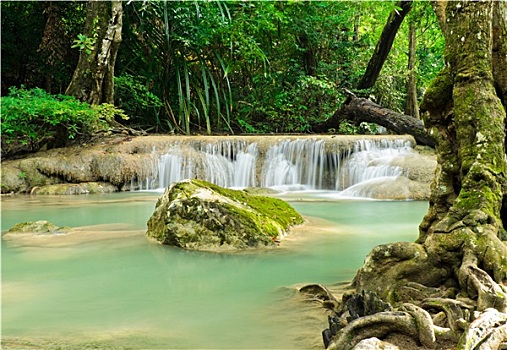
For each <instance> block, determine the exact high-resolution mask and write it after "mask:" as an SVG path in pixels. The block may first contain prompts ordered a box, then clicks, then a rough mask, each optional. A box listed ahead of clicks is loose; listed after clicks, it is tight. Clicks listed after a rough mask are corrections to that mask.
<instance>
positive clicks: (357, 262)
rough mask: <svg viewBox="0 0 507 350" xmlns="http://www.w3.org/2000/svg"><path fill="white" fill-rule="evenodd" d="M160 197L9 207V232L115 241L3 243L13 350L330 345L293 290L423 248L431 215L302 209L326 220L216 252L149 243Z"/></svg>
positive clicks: (25, 202) (399, 209)
mask: <svg viewBox="0 0 507 350" xmlns="http://www.w3.org/2000/svg"><path fill="white" fill-rule="evenodd" d="M157 197H158V194H153V193H151V194H150V193H123V194H110V195H102V196H79V197H76V196H73V197H13V198H10V197H4V198H2V230H6V229H8V228H9V227H11V226H12V225H13V224H14V223H17V222H22V221H35V220H42V219H44V220H49V221H51V222H53V223H55V224H57V225H62V226H63V225H68V226H73V227H75V226H88V225H99V226H96V227H91V228H89V229H90V230H92V231H93V230H97V232H99V235H100V236H101V237H103V236H107V235H108V234H109V233H110V234H111V235H115V236H112V237H113V238H114V239H106V240H92V241H88V242H81V243H79V244H64V245H59V246H51V245H49V246H48V245H45V244H41V243H39V242H36V241H34V242H31V243H30V242H29V243H27V242H24V243H23V244H18V243H17V242H15V241H2V341H3V346H4V348H9V347H11V348H23V347H24V346H27V344H35V345H37V346H38V347H39V348H55V349H56V348H69V349H72V348H90V349H91V348H97V349H102V348H134V349H140V348H157V349H175V348H179V349H190V348H193V349H196V348H199V349H282V348H286V349H294V348H300V349H305V348H310V347H315V348H321V346H322V345H321V343H320V332H321V331H322V329H323V328H325V326H326V323H327V321H326V317H325V314H324V313H323V312H322V317H320V316H321V315H320V314H315V312H313V313H307V311H308V310H305V309H304V306H302V307H301V308H299V306H298V305H299V304H296V303H291V301H290V299H291V294H290V293H288V292H287V291H288V290H290V288H285V287H291V286H294V285H299V284H303V283H322V284H327V285H330V284H333V283H335V282H339V281H347V280H350V279H351V278H352V277H353V276H354V273H355V271H356V270H357V268H358V267H360V266H361V264H362V261H363V259H364V257H365V255H366V254H367V253H368V252H369V251H370V250H371V248H372V247H373V246H375V245H377V244H381V243H388V242H392V241H413V240H415V238H416V237H417V226H418V224H419V222H420V221H421V219H422V217H423V215H424V214H425V212H426V210H427V203H425V202H378V201H327V202H319V201H317V202H316V201H312V202H299V201H298V202H293V203H292V204H293V205H294V207H295V208H296V209H297V210H298V211H299V212H300V213H302V214H303V215H305V216H308V217H315V218H319V219H318V221H315V219H311V220H310V222H311V223H310V225H308V227H307V228H306V229H304V230H298V231H297V232H295V233H294V234H293V235H291V236H290V237H288V238H287V239H286V240H285V241H284V242H283V243H282V245H281V247H280V248H278V249H276V250H268V251H260V252H255V253H242V254H216V253H206V252H188V251H183V250H180V249H176V248H171V247H164V246H160V245H157V244H154V243H153V242H150V241H148V240H146V239H145V237H144V236H143V230H144V229H145V227H146V221H147V220H148V218H149V216H150V215H151V212H152V211H153V208H154V206H155V202H156V199H157ZM103 224H118V225H108V226H100V225H103ZM122 232H125V237H118V235H120V236H121V235H122ZM127 232H130V234H126V233H127Z"/></svg>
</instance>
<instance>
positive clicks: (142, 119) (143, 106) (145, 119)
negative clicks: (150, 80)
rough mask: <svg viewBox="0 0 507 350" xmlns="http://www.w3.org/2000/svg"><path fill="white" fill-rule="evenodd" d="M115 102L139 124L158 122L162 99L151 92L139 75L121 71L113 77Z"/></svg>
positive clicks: (148, 124)
mask: <svg viewBox="0 0 507 350" xmlns="http://www.w3.org/2000/svg"><path fill="white" fill-rule="evenodd" d="M114 96H115V104H116V105H117V106H119V107H120V108H121V109H123V110H124V111H125V112H126V113H127V114H128V115H129V116H130V117H131V118H132V119H131V121H132V122H133V123H136V124H138V125H140V126H153V125H155V124H157V122H158V119H157V118H158V113H159V109H160V107H162V101H161V100H160V99H159V98H158V97H157V96H156V95H155V94H153V93H152V92H151V91H150V90H149V89H148V87H147V86H146V84H143V83H142V82H141V78H140V77H134V76H132V75H130V74H127V73H123V74H122V75H120V76H119V77H115V78H114Z"/></svg>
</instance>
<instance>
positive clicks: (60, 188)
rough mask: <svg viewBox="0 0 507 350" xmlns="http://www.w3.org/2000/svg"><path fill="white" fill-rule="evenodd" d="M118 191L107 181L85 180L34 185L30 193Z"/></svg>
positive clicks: (58, 193) (67, 193)
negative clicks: (77, 182)
mask: <svg viewBox="0 0 507 350" xmlns="http://www.w3.org/2000/svg"><path fill="white" fill-rule="evenodd" d="M116 191H118V188H117V187H116V186H114V185H112V184H110V183H107V182H84V183H80V184H55V185H46V186H41V187H34V188H33V189H32V191H31V192H30V193H31V194H46V195H70V194H94V193H112V192H116Z"/></svg>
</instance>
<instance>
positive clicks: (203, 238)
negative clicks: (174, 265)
mask: <svg viewBox="0 0 507 350" xmlns="http://www.w3.org/2000/svg"><path fill="white" fill-rule="evenodd" d="M302 222H303V219H302V217H301V216H300V215H299V214H298V213H297V212H296V211H295V210H294V209H293V208H292V207H291V206H290V205H289V204H288V203H286V202H285V201H283V200H281V199H278V198H271V197H264V196H255V195H250V194H248V193H246V192H245V191H237V190H230V189H225V188H222V187H219V186H216V185H213V184H211V183H208V182H206V181H201V180H186V181H182V182H177V183H173V184H172V185H171V186H169V187H168V188H167V189H166V191H165V193H164V194H163V195H162V197H160V198H159V200H158V201H157V205H156V208H155V212H154V213H153V215H152V216H151V218H150V219H149V220H148V231H147V232H146V234H147V236H148V237H151V238H154V239H155V240H157V241H158V242H160V243H162V244H167V245H174V246H177V247H182V248H188V249H196V250H232V249H245V248H257V247H269V246H274V245H275V244H276V242H275V241H276V240H278V239H279V238H281V236H283V235H284V234H285V233H286V232H287V231H288V230H289V229H290V227H291V226H293V225H297V224H300V223H302Z"/></svg>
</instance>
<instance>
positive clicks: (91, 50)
mask: <svg viewBox="0 0 507 350" xmlns="http://www.w3.org/2000/svg"><path fill="white" fill-rule="evenodd" d="M122 15H123V11H122V4H121V0H113V1H111V2H107V1H98V0H91V1H90V2H89V3H88V4H87V15H86V23H85V28H84V33H85V35H86V38H87V39H88V42H87V45H86V46H85V47H82V48H81V53H80V55H79V61H78V64H77V67H76V69H75V71H74V74H73V76H72V81H71V82H70V84H69V86H68V87H67V90H66V92H65V93H66V94H67V95H72V96H74V97H76V98H77V99H79V100H82V101H86V102H88V103H90V104H100V103H103V102H106V103H113V101H114V79H113V78H114V65H115V62H116V55H117V52H118V47H119V45H120V42H121V40H122V38H121V30H122ZM108 17H109V21H108Z"/></svg>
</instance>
